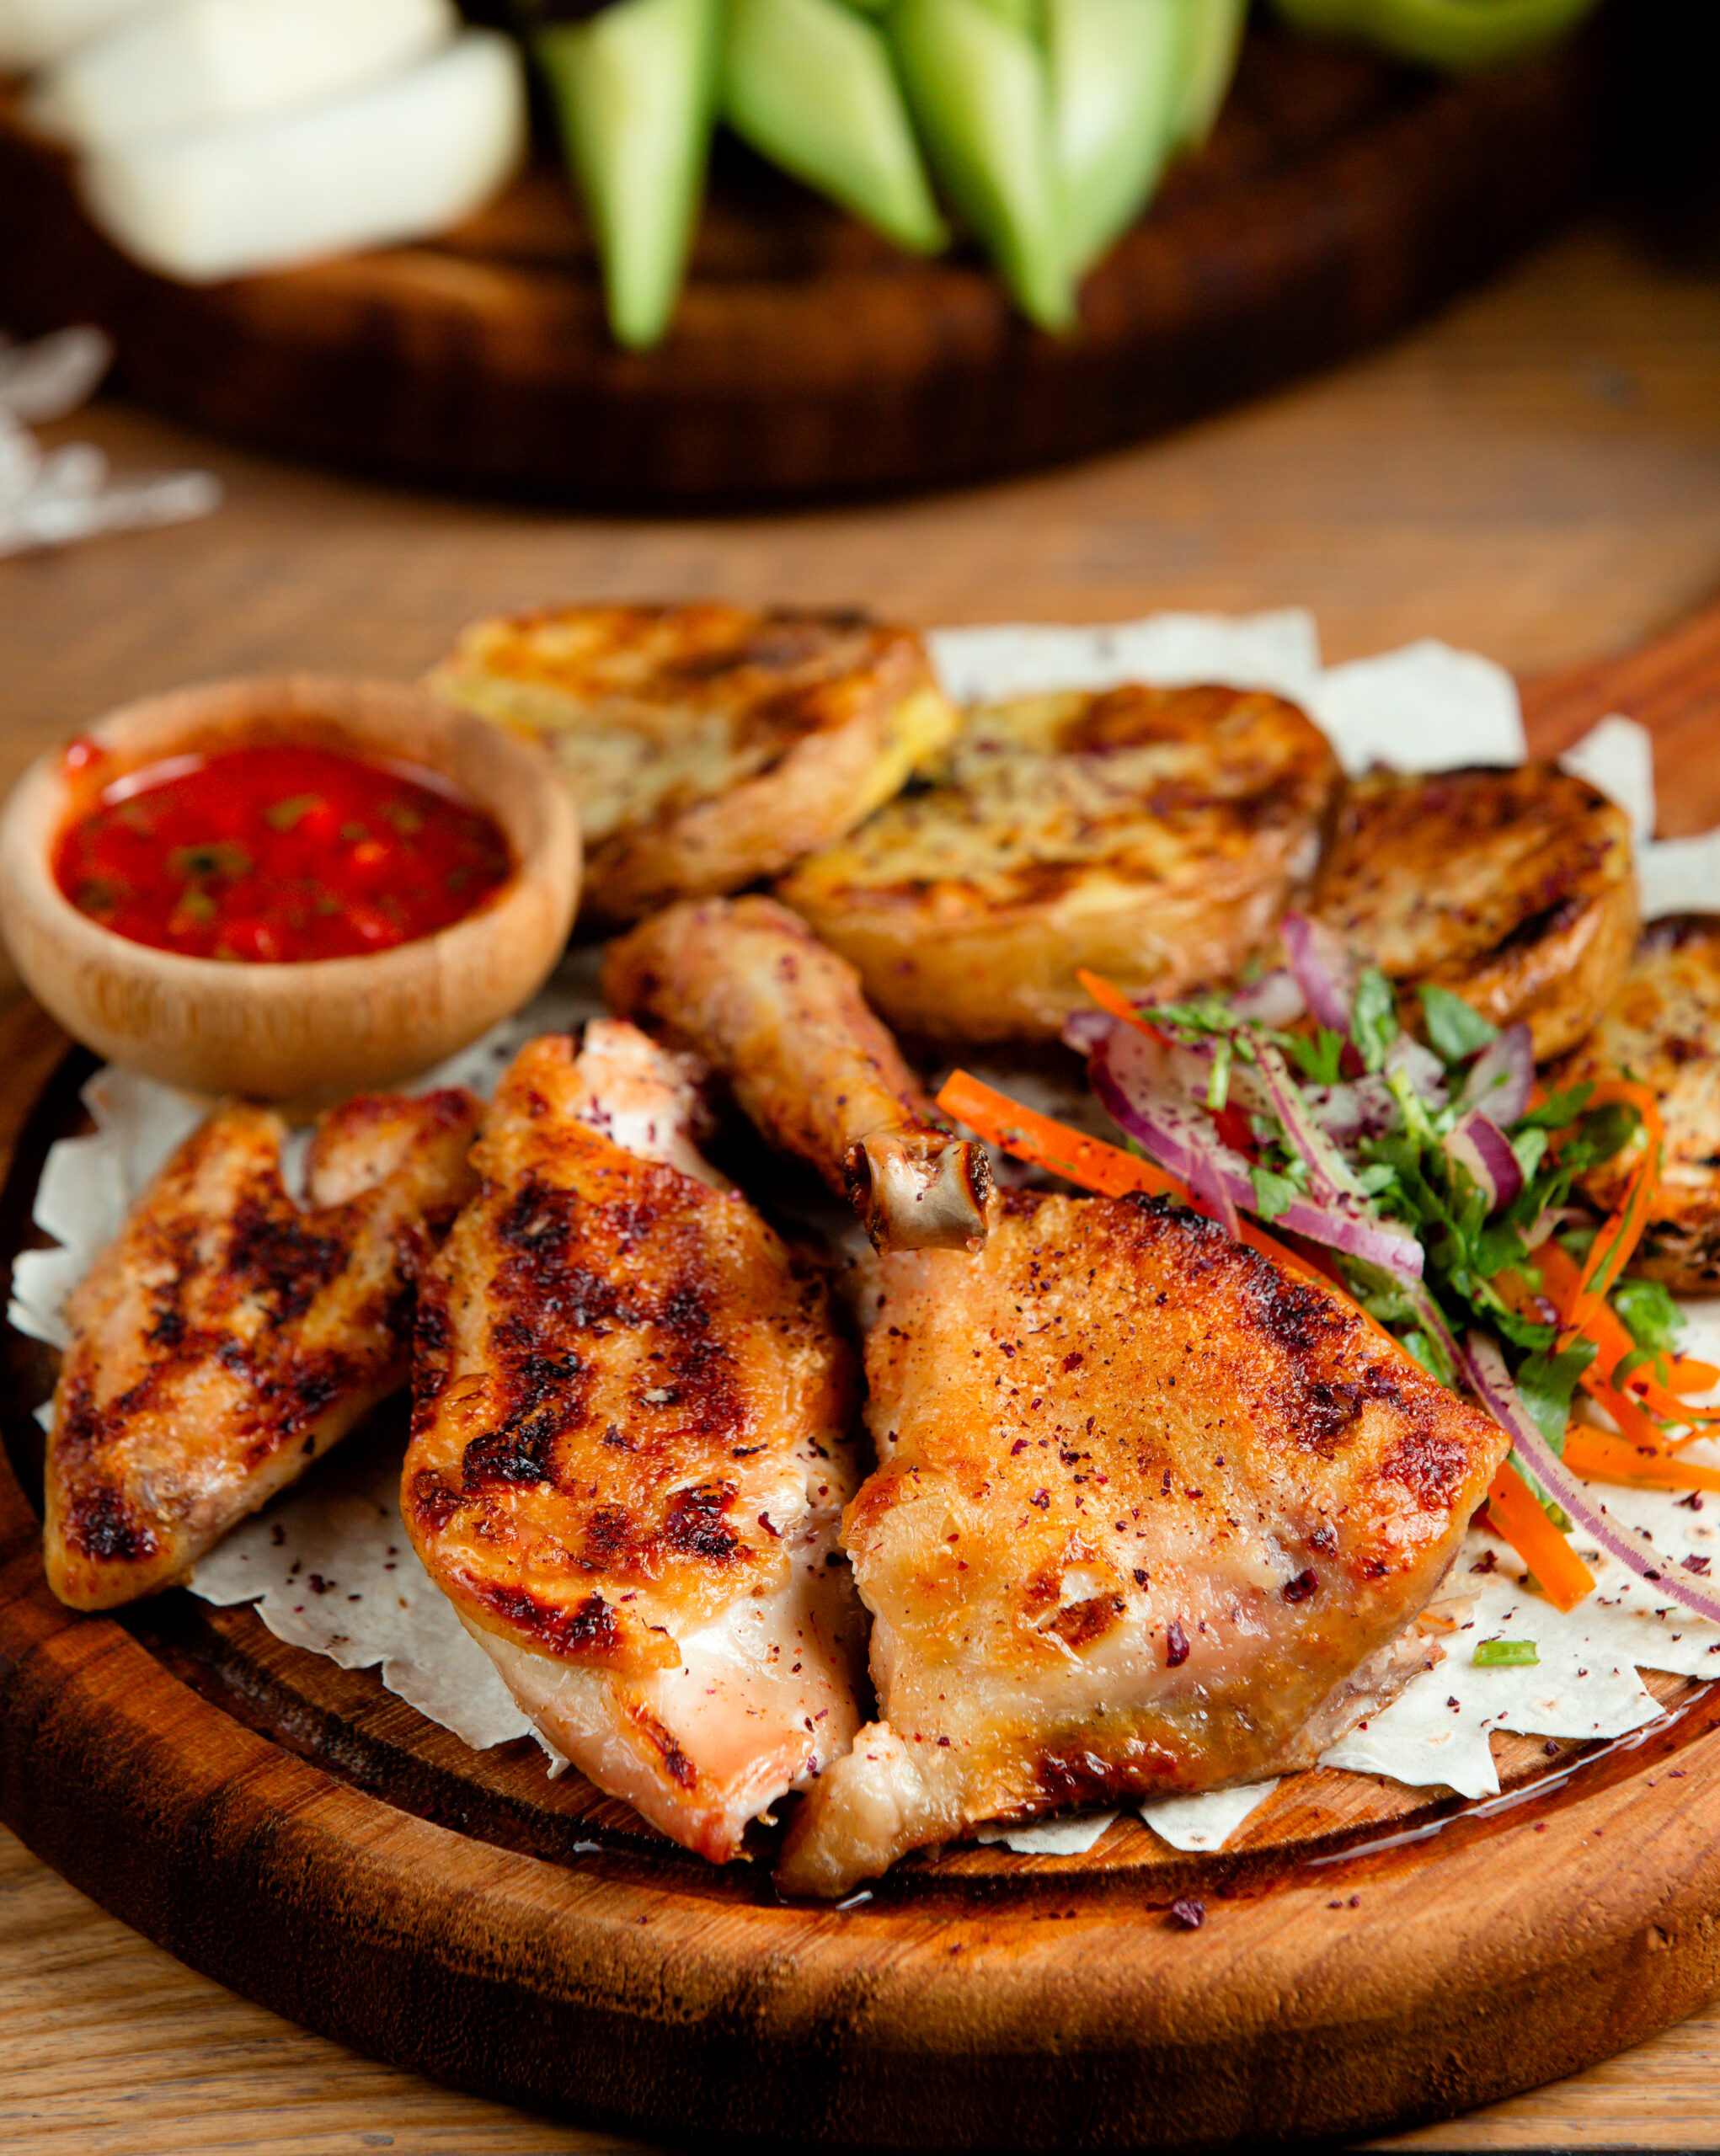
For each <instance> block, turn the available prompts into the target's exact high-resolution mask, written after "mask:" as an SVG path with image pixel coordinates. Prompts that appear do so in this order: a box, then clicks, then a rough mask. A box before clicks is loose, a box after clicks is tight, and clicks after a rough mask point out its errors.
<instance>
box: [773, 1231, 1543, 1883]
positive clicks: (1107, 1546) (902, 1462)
mask: <svg viewBox="0 0 1720 2156" xmlns="http://www.w3.org/2000/svg"><path fill="white" fill-rule="evenodd" d="M879 1264H880V1269H881V1273H882V1276H883V1301H882V1309H881V1315H879V1320H878V1321H877V1323H876V1325H875V1326H874V1328H873V1331H872V1332H871V1334H870V1336H869V1338H868V1345H867V1354H866V1363H867V1377H868V1385H869V1389H870V1401H869V1407H868V1415H869V1419H870V1422H871V1427H872V1430H873V1436H874V1437H875V1438H876V1440H877V1444H878V1449H879V1460H880V1465H879V1470H878V1471H877V1473H876V1474H875V1475H873V1476H872V1477H871V1478H870V1480H869V1481H868V1482H867V1483H866V1484H865V1486H864V1487H863V1489H862V1490H861V1492H860V1494H859V1496H858V1497H857V1498H856V1500H855V1501H854V1502H853V1504H852V1506H851V1507H850V1508H849V1510H848V1513H847V1520H846V1523H845V1540H846V1543H847V1550H848V1554H849V1558H850V1561H851V1562H852V1565H853V1567H854V1577H855V1581H856V1584H857V1586H858V1588H859V1590H860V1593H861V1595H862V1597H863V1599H864V1601H865V1603H866V1604H867V1606H868V1609H870V1610H871V1612H872V1614H873V1633H872V1668H873V1679H874V1682H875V1684H876V1686H877V1690H878V1696H879V1721H877V1722H876V1723H875V1724H873V1725H872V1726H868V1728H866V1729H864V1730H863V1731H862V1732H860V1734H859V1735H858V1736H857V1738H856V1739H855V1742H854V1748H853V1749H852V1752H850V1753H848V1754H847V1757H845V1758H841V1759H839V1760H837V1761H836V1763H835V1764H834V1765H833V1766H831V1768H830V1769H829V1770H828V1771H827V1772H826V1773H825V1774H824V1775H823V1777H822V1778H821V1779H820V1780H819V1781H818V1782H817V1783H816V1784H815V1785H814V1786H813V1788H812V1790H811V1791H810V1793H809V1796H807V1798H806V1800H805V1801H804V1805H803V1806H802V1807H801V1809H800V1811H799V1814H798V1816H797V1817H796V1819H795V1821H794V1823H793V1828H792V1829H791V1832H790V1835H789V1838H788V1844H787V1846H786V1849H785V1851H784V1856H783V1864H782V1867H781V1870H780V1871H779V1873H778V1881H779V1884H781V1885H782V1886H783V1887H784V1888H785V1889H786V1890H787V1891H788V1892H793V1893H803V1894H815V1895H825V1896H834V1895H839V1894H841V1893H844V1892H847V1890H848V1888H849V1887H852V1885H853V1884H854V1883H855V1882H856V1881H858V1880H861V1879H864V1878H868V1877H871V1876H873V1875H875V1874H876V1873H878V1872H879V1871H882V1870H884V1868H885V1866H887V1865H889V1864H890V1863H891V1862H893V1861H894V1860H895V1859H896V1858H897V1857H899V1856H900V1855H901V1854H903V1853H904V1852H905V1851H906V1850H908V1849H916V1848H918V1847H921V1846H922V1845H924V1844H930V1843H935V1842H942V1841H946V1840H948V1839H950V1838H953V1837H955V1836H959V1835H960V1834H962V1833H964V1832H965V1831H966V1830H967V1829H968V1828H970V1827H972V1826H974V1825H975V1824H976V1823H977V1822H980V1821H981V1820H986V1819H991V1818H1000V1817H1001V1818H1010V1819H1025V1818H1029V1817H1033V1816H1034V1815H1035V1814H1038V1813H1042V1812H1050V1811H1055V1810H1056V1809H1058V1808H1059V1807H1061V1806H1071V1805H1079V1804H1092V1803H1101V1802H1110V1801H1116V1800H1118V1799H1119V1798H1124V1797H1137V1796H1146V1795H1149V1794H1155V1793H1158V1792H1167V1793H1168V1792H1192V1791H1195V1790H1209V1789H1215V1788H1218V1787H1221V1786H1222V1785H1226V1784H1228V1783H1239V1782H1247V1781H1252V1780H1258V1779H1259V1778H1260V1777H1262V1776H1263V1775H1265V1774H1272V1773H1274V1772H1277V1771H1279V1770H1281V1769H1285V1768H1287V1767H1289V1766H1290V1765H1299V1764H1307V1762H1306V1758H1305V1757H1304V1753H1305V1752H1306V1746H1304V1745H1302V1744H1301V1742H1300V1739H1301V1733H1302V1732H1304V1731H1305V1730H1306V1729H1307V1728H1308V1726H1310V1725H1311V1724H1314V1725H1315V1726H1317V1728H1318V1730H1319V1732H1320V1737H1321V1741H1322V1742H1325V1743H1329V1742H1333V1741H1335V1739H1336V1737H1338V1735H1339V1734H1341V1733H1342V1731H1343V1729H1344V1728H1345V1727H1347V1726H1349V1723H1350V1722H1351V1721H1354V1720H1355V1719H1356V1718H1358V1717H1359V1716H1360V1715H1361V1714H1362V1713H1364V1712H1365V1711H1366V1706H1367V1702H1368V1700H1369V1699H1370V1697H1373V1696H1376V1694H1377V1691H1378V1689H1379V1685H1378V1681H1377V1680H1378V1679H1379V1678H1380V1676H1381V1662H1380V1660H1379V1659H1377V1658H1379V1657H1382V1656H1383V1657H1384V1659H1385V1660H1386V1661H1388V1662H1389V1660H1390V1659H1391V1657H1390V1650H1391V1643H1392V1642H1393V1641H1395V1640H1397V1637H1398V1636H1399V1635H1400V1634H1401V1633H1402V1631H1403V1630H1404V1628H1405V1626H1406V1625H1408V1624H1409V1623H1410V1622H1411V1620H1413V1618H1414V1617H1415V1615H1416V1614H1417V1613H1418V1611H1419V1610H1420V1609H1422V1607H1423V1606H1424V1604H1425V1603H1426V1602H1427V1601H1428V1599H1429V1597H1430V1596H1431V1594H1432V1593H1433V1592H1434V1588H1436V1586H1437V1585H1438V1583H1439V1582H1440V1579H1441V1577H1442V1576H1443V1575H1444V1573H1445V1571H1446V1569H1447V1568H1448V1566H1449V1565H1450V1562H1451V1560H1452V1558H1453V1557H1454V1556H1455V1554H1456V1550H1457V1548H1458V1545H1459V1544H1460V1542H1461V1539H1462V1535H1463V1532H1464V1529H1465V1528H1466V1526H1467V1524H1468V1522H1469V1517H1470V1514H1471V1513H1472V1511H1473V1510H1474V1508H1475V1507H1476V1506H1477V1503H1478V1502H1480V1500H1481V1498H1482V1496H1483V1495H1484V1494H1485V1492H1486V1490H1487V1486H1488V1481H1489V1480H1490V1479H1491V1477H1492V1476H1493V1472H1494V1470H1495V1469H1496V1468H1497V1466H1498V1463H1499V1461H1500V1460H1501V1459H1502V1458H1503V1457H1504V1454H1505V1451H1506V1449H1507V1448H1508V1445H1509V1439H1508V1438H1507V1437H1506V1435H1505V1433H1504V1431H1503V1430H1501V1429H1500V1428H1498V1426H1497V1425H1496V1424H1495V1423H1493V1422H1492V1421H1491V1420H1490V1419H1489V1418H1488V1417H1486V1416H1484V1415H1482V1414H1481V1413H1479V1412H1477V1410H1475V1409H1474V1408H1472V1407H1469V1406H1466V1405H1465V1404H1464V1403H1462V1402H1461V1401H1459V1400H1457V1399H1456V1397H1454V1396H1453V1395H1451V1394H1450V1393H1449V1392H1447V1391H1446V1390H1445V1389H1444V1388H1443V1387H1442V1386H1441V1385H1438V1384H1436V1383H1435V1382H1434V1380H1433V1379H1432V1378H1430V1377H1429V1376H1428V1375H1427V1374H1425V1373H1424V1371H1423V1370H1422V1369H1420V1368H1419V1367H1418V1365H1417V1364H1415V1363H1414V1362H1413V1361H1412V1360H1411V1358H1409V1357H1408V1355H1407V1354H1406V1353H1404V1352H1403V1351H1402V1349H1400V1348H1397V1346H1396V1345H1395V1343H1394V1342H1391V1340H1390V1339H1388V1338H1387V1337H1386V1336H1385V1335H1384V1334H1383V1333H1381V1331H1378V1330H1377V1329H1376V1328H1375V1327H1374V1326H1371V1325H1370V1322H1369V1321H1367V1320H1366V1319H1365V1317H1363V1315H1361V1314H1360V1313H1359V1311H1358V1310H1356V1309H1355V1308H1354V1306H1353V1305H1350V1304H1349V1303H1347V1302H1345V1301H1344V1300H1343V1299H1341V1298H1340V1297H1338V1295H1337V1294H1333V1293H1328V1292H1327V1291H1326V1290H1325V1289H1322V1287H1319V1286H1317V1285H1314V1284H1312V1283H1310V1282H1308V1281H1306V1280H1305V1279H1302V1278H1292V1277H1291V1276H1290V1275H1288V1274H1286V1273H1283V1272H1281V1271H1279V1268H1278V1267H1275V1266H1274V1265H1273V1264H1272V1263H1271V1262H1269V1261H1268V1260H1267V1259H1265V1258H1263V1257H1259V1256H1258V1255H1257V1254H1256V1253H1255V1252H1253V1251H1250V1250H1248V1249H1247V1248H1245V1247H1243V1246H1241V1245H1238V1244H1236V1243H1232V1242H1231V1241H1229V1239H1228V1238H1227V1237H1226V1235H1225V1234H1224V1233H1223V1231H1222V1230H1221V1229H1220V1228H1218V1227H1216V1226H1215V1225H1213V1224H1212V1223H1211V1222H1210V1221H1208V1220H1205V1219H1201V1218H1200V1217H1199V1216H1198V1215H1197V1214H1194V1213H1191V1212H1189V1211H1188V1210H1186V1209H1183V1208H1182V1207H1180V1206H1178V1205H1175V1204H1173V1203H1170V1202H1169V1201H1167V1200H1166V1199H1162V1198H1145V1197H1130V1198H1118V1199H1101V1198H1091V1199H1089V1198H1063V1197H1054V1196H1050V1195H1047V1194H1045V1193H1018V1194H1015V1195H1012V1196H1008V1197H1005V1198H998V1199H995V1200H994V1201H993V1210H992V1221H991V1235H990V1238H989V1240H988V1241H987V1243H986V1247H985V1249H984V1251H982V1252H981V1253H980V1255H978V1256H976V1257H970V1256H967V1255H964V1254H959V1253H956V1252H953V1251H921V1252H918V1253H913V1254H901V1253H896V1254H886V1255H885V1256H884V1257H882V1258H881V1260H880V1261H879ZM1365 1665H1371V1666H1370V1667H1369V1668H1365Z"/></svg>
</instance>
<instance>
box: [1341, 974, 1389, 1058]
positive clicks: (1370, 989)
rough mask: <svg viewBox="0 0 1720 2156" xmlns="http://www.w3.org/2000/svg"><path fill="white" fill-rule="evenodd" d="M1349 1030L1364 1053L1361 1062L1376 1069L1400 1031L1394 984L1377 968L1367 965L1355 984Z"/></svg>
mask: <svg viewBox="0 0 1720 2156" xmlns="http://www.w3.org/2000/svg"><path fill="white" fill-rule="evenodd" d="M1349 1030H1350V1036H1351V1038H1352V1039H1353V1040H1354V1042H1355V1044H1356V1046H1357V1047H1358V1048H1359V1049H1360V1050H1361V1055H1362V1061H1363V1062H1364V1063H1365V1065H1367V1067H1368V1069H1369V1070H1378V1069H1379V1068H1380V1065H1381V1064H1382V1063H1383V1062H1384V1061H1385V1060H1386V1049H1388V1048H1390V1047H1391V1043H1392V1042H1393V1041H1395V1040H1396V1039H1397V1032H1398V1027H1397V997H1396V996H1395V995H1393V994H1392V991H1391V982H1390V981H1389V980H1387V979H1386V976H1385V974H1382V973H1381V971H1380V969H1379V968H1378V967H1377V966H1365V967H1364V968H1363V969H1362V974H1361V978H1360V979H1359V980H1358V981H1357V982H1356V985H1355V1001H1354V1003H1353V1004H1351V1006H1350V1018H1349Z"/></svg>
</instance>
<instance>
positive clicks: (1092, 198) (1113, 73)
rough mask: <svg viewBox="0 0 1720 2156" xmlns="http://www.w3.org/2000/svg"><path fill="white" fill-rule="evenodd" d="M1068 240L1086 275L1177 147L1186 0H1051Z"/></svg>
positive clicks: (1056, 135) (1072, 261)
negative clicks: (1174, 133) (1174, 137)
mask: <svg viewBox="0 0 1720 2156" xmlns="http://www.w3.org/2000/svg"><path fill="white" fill-rule="evenodd" d="M1045 14H1046V23H1045V30H1046V45H1047V51H1048V55H1049V58H1050V72H1051V129H1052V139H1053V142H1054V145H1055V152H1056V158H1057V176H1058V182H1059V184H1060V189H1061V192H1062V200H1063V244H1064V248H1065V249H1066V256H1067V259H1068V263H1069V267H1070V270H1071V275H1074V276H1076V277H1080V276H1081V275H1083V274H1084V272H1085V271H1086V270H1088V269H1089V268H1090V267H1091V266H1092V264H1093V263H1095V262H1096V261H1097V260H1098V258H1099V257H1100V256H1101V255H1102V254H1103V253H1104V252H1105V250H1106V249H1107V248H1108V247H1109V246H1110V244H1111V243H1112V242H1113V241H1114V239H1115V238H1116V237H1118V235H1119V233H1120V232H1124V230H1126V228H1127V227H1129V225H1130V223H1132V222H1133V221H1134V219H1135V216H1137V215H1138V214H1139V213H1140V210H1141V209H1142V207H1143V206H1144V205H1145V204H1146V200H1147V199H1148V197H1149V196H1150V195H1151V193H1152V190H1153V189H1154V187H1155V186H1156V184H1157V182H1158V178H1159V174H1160V173H1162V171H1163V169H1164V166H1165V161H1166V159H1167V157H1169V155H1170V152H1171V148H1172V140H1171V131H1172V126H1173V125H1174V123H1175V121H1176V120H1177V118H1178V115H1179V112H1180V110H1181V106H1182V100H1183V86H1184V71H1185V67H1186V65H1187V58H1188V45H1189V6H1188V0H1046V9H1045Z"/></svg>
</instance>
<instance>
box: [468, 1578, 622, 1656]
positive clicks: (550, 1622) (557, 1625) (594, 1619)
mask: <svg viewBox="0 0 1720 2156" xmlns="http://www.w3.org/2000/svg"><path fill="white" fill-rule="evenodd" d="M473 1584H474V1591H475V1593H476V1595H477V1598H478V1601H479V1602H480V1603H481V1604H483V1607H484V1608H485V1609H488V1610H489V1611H490V1612H491V1614H493V1615H494V1616H496V1617H499V1618H500V1619H501V1620H502V1622H503V1623H504V1624H505V1625H508V1626H510V1628H511V1629H512V1630H515V1631H517V1632H520V1633H522V1634H523V1635H525V1636H526V1637H527V1638H529V1639H531V1640H535V1641H537V1643H538V1645H539V1646H542V1648H543V1649H544V1650H545V1652H548V1653H549V1654H556V1655H562V1656H564V1657H567V1658H568V1659H569V1661H579V1660H581V1659H584V1660H589V1661H593V1662H603V1661H611V1660H613V1659H614V1658H615V1657H616V1656H617V1655H618V1654H619V1653H620V1652H621V1649H622V1631H621V1626H620V1625H618V1624H617V1621H616V1615H615V1612H614V1610H613V1609H611V1608H610V1606H609V1604H607V1603H606V1601H605V1600H604V1599H603V1597H602V1596H601V1594H597V1593H591V1594H588V1595H587V1596H586V1597H585V1600H584V1601H583V1602H579V1603H575V1604H574V1606H573V1608H572V1609H558V1607H557V1606H556V1605H555V1604H553V1603H548V1602H541V1601H539V1599H538V1598H537V1596H536V1595H535V1594H529V1593H526V1590H525V1588H513V1587H499V1586H494V1585H489V1584H486V1583H483V1582H475V1583H473Z"/></svg>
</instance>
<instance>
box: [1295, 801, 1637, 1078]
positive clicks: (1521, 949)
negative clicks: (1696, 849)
mask: <svg viewBox="0 0 1720 2156" xmlns="http://www.w3.org/2000/svg"><path fill="white" fill-rule="evenodd" d="M1312 910H1313V912H1314V913H1315V914H1316V915H1318V916H1319V918H1320V919H1322V921H1326V922H1327V924H1328V925H1329V926H1331V927H1332V928H1333V929H1334V930H1335V931H1337V933H1338V935H1339V936H1340V937H1343V941H1344V942H1346V943H1347V944H1348V945H1349V947H1350V949H1351V950H1352V951H1354V952H1355V953H1358V954H1359V955H1360V956H1362V957H1364V958H1367V959H1368V960H1369V961H1370V963H1373V964H1375V965H1376V966H1378V967H1379V968H1380V969H1381V971H1382V972H1384V973H1386V974H1389V975H1390V977H1391V979H1393V980H1396V981H1413V982H1415V983H1417V984H1420V983H1422V982H1424V981H1435V982H1437V983H1438V984H1439V985H1440V986H1441V987H1443V988H1449V989H1450V990H1453V991H1454V992H1455V993H1456V994H1457V995H1461V996H1463V997H1465V998H1466V1000H1467V1001H1469V1002H1470V1003H1472V1004H1473V1005H1474V1006H1475V1008H1476V1009H1477V1011H1481V1012H1482V1013H1483V1014H1484V1015H1485V1016H1486V1017H1489V1018H1491V1019H1492V1020H1493V1022H1494V1024H1495V1025H1498V1026H1509V1025H1514V1024H1515V1023H1516V1022H1517V1021H1518V1020H1520V1019H1526V1020H1527V1021H1528V1023H1529V1027H1530V1033H1532V1034H1533V1036H1534V1040H1535V1053H1536V1058H1537V1059H1544V1058H1546V1057H1547V1056H1551V1055H1557V1054H1562V1052H1563V1051H1564V1050H1565V1049H1568V1048H1570V1047H1572V1046H1573V1044H1574V1043H1576V1042H1578V1041H1579V1040H1581V1039H1582V1038H1583V1036H1584V1033H1587V1032H1588V1031H1589V1027H1591V1026H1593V1025H1594V1022H1595V1021H1596V1020H1597V1019H1598V1018H1599V1017H1600V1014H1601V1012H1602V1011H1604V1010H1605V1008H1606V1006H1607V1004H1608V1002H1609V1001H1610V999H1611V997H1612V995H1613V994H1614V992H1615V990H1616V989H1617V987H1618V985H1619V983H1620V982H1621V980H1622V979H1624V974H1625V969H1626V967H1627V966H1628V965H1629V963H1630V960H1631V952H1632V947H1633V946H1634V944H1635V942H1636V940H1637V878H1636V869H1635V866H1634V864H1633V862H1632V857H1631V827H1630V819H1629V818H1628V817H1627V815H1626V814H1625V812H1624V810H1623V809H1620V808H1617V807H1616V806H1615V805H1614V803H1611V802H1610V801H1609V800H1608V799H1607V798H1606V797H1605V795H1604V794H1602V793H1598V792H1596V791H1595V790H1594V787H1592V786H1589V785H1587V784H1586V783H1585V782H1584V781H1583V780H1582V779H1579V778H1573V777H1572V776H1571V775H1570V774H1569V773H1568V771H1560V770H1559V769H1558V768H1557V766H1556V765H1553V764H1542V763H1534V764H1524V765H1522V766H1520V767H1519V768H1517V769H1515V770H1510V771H1505V770H1494V769H1491V768H1489V769H1477V770H1470V771H1440V772H1436V773H1434V774H1433V775H1432V776H1425V777H1423V776H1411V775H1408V774H1406V773H1403V772H1398V771H1378V772H1371V773H1370V774H1369V776H1367V777H1365V778H1362V779H1359V780H1357V781H1356V782H1354V784H1353V785H1351V786H1349V787H1347V788H1346V789H1345V792H1344V794H1343V798H1342V800H1341V802H1340V803H1339V805H1338V817H1337V820H1336V823H1335V825H1334V827H1333V834H1332V838H1331V841H1330V843H1329V844H1328V846H1327V850H1326V857H1325V859H1324V860H1323V861H1322V863H1321V866H1320V874H1319V877H1318V878H1317V882H1316V883H1315V887H1314V897H1313V904H1312Z"/></svg>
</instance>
